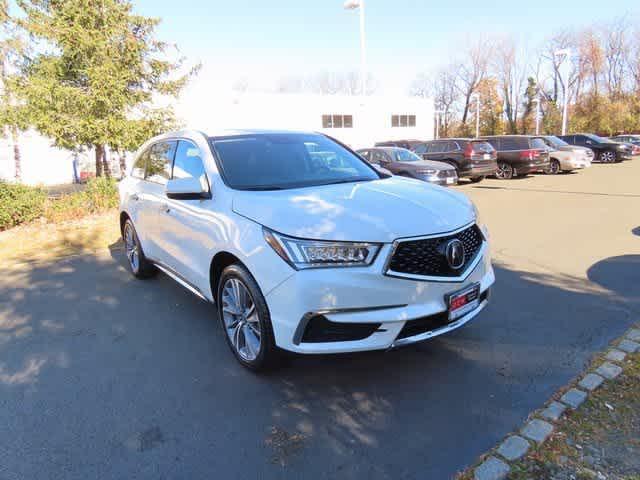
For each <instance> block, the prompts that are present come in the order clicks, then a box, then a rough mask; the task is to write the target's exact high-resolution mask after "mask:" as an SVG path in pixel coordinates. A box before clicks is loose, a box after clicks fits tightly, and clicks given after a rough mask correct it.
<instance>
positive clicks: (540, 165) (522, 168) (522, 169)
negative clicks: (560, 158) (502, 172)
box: [513, 160, 551, 175]
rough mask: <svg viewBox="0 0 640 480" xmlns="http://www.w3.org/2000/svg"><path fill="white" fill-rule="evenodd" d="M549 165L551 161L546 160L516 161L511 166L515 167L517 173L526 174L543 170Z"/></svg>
mask: <svg viewBox="0 0 640 480" xmlns="http://www.w3.org/2000/svg"><path fill="white" fill-rule="evenodd" d="M550 165H551V162H550V161H549V160H546V161H544V162H527V163H517V164H515V165H513V168H515V170H516V174H517V175H527V174H529V173H534V172H542V171H545V170H547V169H548V168H549V166H550Z"/></svg>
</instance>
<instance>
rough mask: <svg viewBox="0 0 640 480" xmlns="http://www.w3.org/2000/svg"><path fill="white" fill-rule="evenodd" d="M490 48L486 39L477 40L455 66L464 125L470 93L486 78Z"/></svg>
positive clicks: (464, 123) (467, 113) (463, 123)
mask: <svg viewBox="0 0 640 480" xmlns="http://www.w3.org/2000/svg"><path fill="white" fill-rule="evenodd" d="M491 54H492V52H491V48H490V44H489V42H488V41H487V40H479V41H478V43H476V44H474V45H472V46H471V47H469V48H468V49H467V50H466V52H465V54H464V56H463V58H462V60H461V62H460V63H459V64H458V66H457V67H456V68H455V71H456V73H457V82H456V85H457V87H458V89H459V91H460V93H461V94H462V96H463V102H464V103H463V108H462V125H466V123H467V117H468V116H469V104H470V102H471V95H472V94H473V92H475V91H476V90H477V88H478V85H480V83H481V82H482V81H483V80H484V79H485V78H486V76H487V71H488V68H489V60H490V58H491Z"/></svg>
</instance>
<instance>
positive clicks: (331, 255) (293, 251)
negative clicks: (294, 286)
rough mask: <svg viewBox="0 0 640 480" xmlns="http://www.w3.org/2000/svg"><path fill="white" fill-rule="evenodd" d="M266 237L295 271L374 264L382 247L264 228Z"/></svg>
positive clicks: (375, 244)
mask: <svg viewBox="0 0 640 480" xmlns="http://www.w3.org/2000/svg"><path fill="white" fill-rule="evenodd" d="M262 232H263V234H264V239H265V240H266V242H267V243H268V244H269V245H270V246H271V248H273V249H274V250H275V251H276V253H277V254H278V255H280V257H282V259H283V260H284V261H285V262H287V263H288V264H289V265H291V266H292V267H293V268H295V269H296V270H302V269H305V268H321V267H363V266H367V265H371V264H372V263H373V260H374V259H375V258H376V255H377V254H378V251H379V250H380V244H377V243H356V242H325V241H321V240H303V239H300V238H292V237H287V236H286V235H281V234H279V233H276V232H273V231H271V230H269V229H268V228H263V229H262Z"/></svg>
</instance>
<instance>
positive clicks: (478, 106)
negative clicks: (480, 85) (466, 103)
mask: <svg viewBox="0 0 640 480" xmlns="http://www.w3.org/2000/svg"><path fill="white" fill-rule="evenodd" d="M474 97H475V99H476V138H478V137H479V136H480V94H479V93H478V92H473V93H472V94H471V96H470V97H469V99H472V98H474Z"/></svg>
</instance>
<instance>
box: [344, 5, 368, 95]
mask: <svg viewBox="0 0 640 480" xmlns="http://www.w3.org/2000/svg"><path fill="white" fill-rule="evenodd" d="M344 8H345V9H347V10H356V9H359V10H360V77H361V78H360V82H361V85H360V88H361V92H360V94H361V95H362V96H363V97H364V96H365V95H366V94H367V43H366V36H365V29H364V0H347V1H346V2H344Z"/></svg>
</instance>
